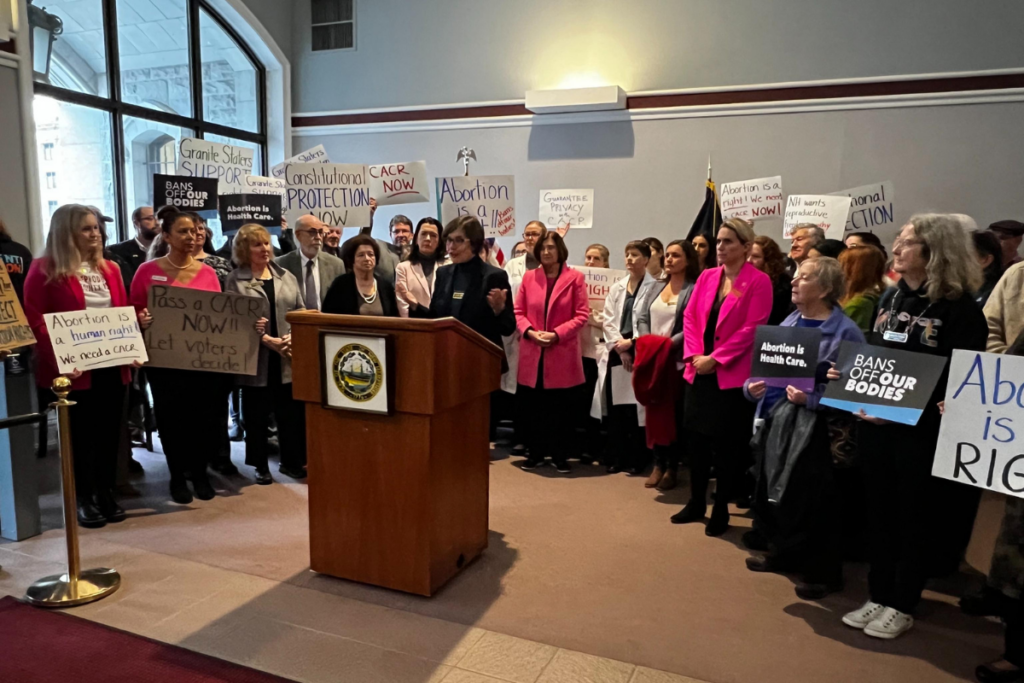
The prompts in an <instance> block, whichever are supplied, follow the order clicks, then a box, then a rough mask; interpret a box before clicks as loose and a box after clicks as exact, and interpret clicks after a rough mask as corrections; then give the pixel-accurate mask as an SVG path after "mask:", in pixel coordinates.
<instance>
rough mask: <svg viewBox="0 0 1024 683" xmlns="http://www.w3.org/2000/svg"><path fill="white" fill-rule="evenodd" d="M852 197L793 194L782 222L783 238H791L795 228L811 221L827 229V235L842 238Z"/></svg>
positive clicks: (790, 196) (787, 203)
mask: <svg viewBox="0 0 1024 683" xmlns="http://www.w3.org/2000/svg"><path fill="white" fill-rule="evenodd" d="M850 201H851V200H850V198H849V197H837V196H835V195H827V194H791V195H789V200H788V201H787V202H786V218H785V220H784V221H783V223H782V237H783V239H787V240H788V239H791V236H792V234H793V228H794V227H796V226H797V225H799V224H800V223H811V224H813V225H817V226H818V227H819V228H821V229H822V230H824V231H825V237H828V238H832V239H841V238H842V236H843V229H844V228H845V226H846V217H847V216H848V215H849V213H850Z"/></svg>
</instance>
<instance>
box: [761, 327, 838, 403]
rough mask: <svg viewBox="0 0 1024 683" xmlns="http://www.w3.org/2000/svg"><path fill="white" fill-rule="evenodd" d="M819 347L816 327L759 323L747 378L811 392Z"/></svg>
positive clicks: (819, 337)
mask: <svg viewBox="0 0 1024 683" xmlns="http://www.w3.org/2000/svg"><path fill="white" fill-rule="evenodd" d="M820 347H821V330H820V329H818V328H812V327H779V326H776V325H758V326H757V330H756V331H755V332H754V354H753V356H752V357H751V363H750V379H752V380H754V381H758V380H761V381H763V382H764V383H765V384H766V385H768V386H770V387H780V388H783V389H785V388H786V387H787V386H793V387H796V388H797V389H799V390H800V391H804V392H807V393H810V392H812V391H814V375H815V373H816V372H817V370H818V350H819V348H820Z"/></svg>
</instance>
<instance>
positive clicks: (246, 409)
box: [242, 382, 306, 472]
mask: <svg viewBox="0 0 1024 683" xmlns="http://www.w3.org/2000/svg"><path fill="white" fill-rule="evenodd" d="M271 413H273V415H274V417H275V418H276V419H277V436H278V440H279V442H280V444H281V464H282V465H283V466H285V467H291V468H300V467H305V466H306V412H305V405H304V404H303V403H302V402H301V401H296V400H295V399H294V398H293V397H292V385H291V382H289V383H288V384H277V385H273V386H265V387H242V419H243V420H244V421H245V464H246V465H250V466H251V467H255V468H256V469H257V470H259V471H262V472H267V471H269V465H268V463H267V437H268V428H269V426H270V415H271Z"/></svg>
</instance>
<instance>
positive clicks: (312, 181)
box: [284, 164, 370, 228]
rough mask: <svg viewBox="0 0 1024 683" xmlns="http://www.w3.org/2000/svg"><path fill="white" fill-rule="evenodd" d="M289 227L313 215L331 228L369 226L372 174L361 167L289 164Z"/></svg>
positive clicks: (285, 171) (287, 177)
mask: <svg viewBox="0 0 1024 683" xmlns="http://www.w3.org/2000/svg"><path fill="white" fill-rule="evenodd" d="M284 173H285V176H284V180H285V184H286V185H287V189H286V191H285V196H286V198H287V202H286V205H287V207H288V208H287V211H286V212H285V216H286V217H287V218H288V223H289V224H291V225H294V224H295V222H296V221H297V220H298V219H299V217H300V216H304V215H306V214H313V215H314V216H316V217H317V218H319V219H320V220H322V221H323V222H324V223H326V224H327V225H328V226H330V227H332V228H350V227H353V226H354V227H357V228H360V227H364V226H367V225H369V224H370V186H369V179H370V176H369V173H368V171H367V169H366V166H364V165H362V164H288V166H287V167H286V168H285V170H284Z"/></svg>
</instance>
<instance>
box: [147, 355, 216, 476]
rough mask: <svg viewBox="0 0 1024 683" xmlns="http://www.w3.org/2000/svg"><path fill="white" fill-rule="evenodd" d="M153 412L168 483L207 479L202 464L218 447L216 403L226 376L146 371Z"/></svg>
mask: <svg viewBox="0 0 1024 683" xmlns="http://www.w3.org/2000/svg"><path fill="white" fill-rule="evenodd" d="M146 375H147V377H148V378H149V385H150V387H151V388H152V390H153V413H154V416H155V417H156V426H157V429H158V430H159V432H160V443H161V444H162V445H163V449H164V456H165V457H166V458H167V469H169V470H170V471H171V481H172V482H177V481H181V480H183V479H185V478H186V477H188V478H190V479H192V480H193V481H201V480H203V479H206V478H207V475H206V465H207V464H208V463H210V462H211V461H212V460H213V459H214V458H215V457H216V456H217V452H218V450H219V448H220V446H219V444H220V434H221V432H223V431H224V424H223V423H222V422H221V408H220V404H221V403H223V399H224V391H223V387H224V382H225V381H226V377H225V376H224V375H221V374H219V373H215V372H198V371H195V370H174V369H169V368H147V369H146Z"/></svg>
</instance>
